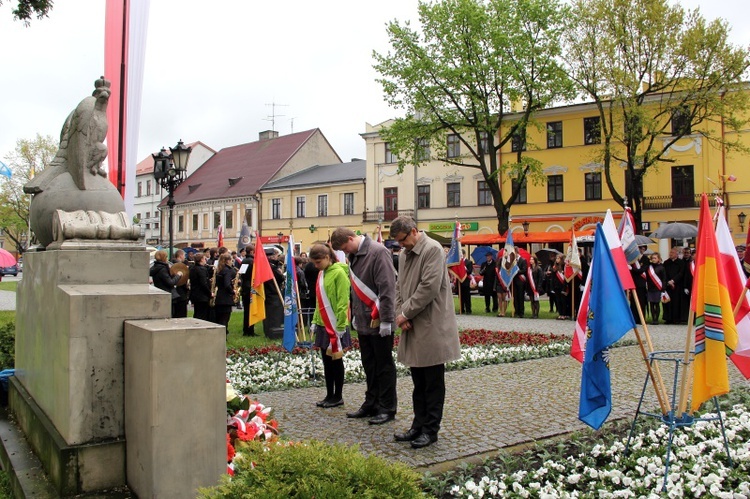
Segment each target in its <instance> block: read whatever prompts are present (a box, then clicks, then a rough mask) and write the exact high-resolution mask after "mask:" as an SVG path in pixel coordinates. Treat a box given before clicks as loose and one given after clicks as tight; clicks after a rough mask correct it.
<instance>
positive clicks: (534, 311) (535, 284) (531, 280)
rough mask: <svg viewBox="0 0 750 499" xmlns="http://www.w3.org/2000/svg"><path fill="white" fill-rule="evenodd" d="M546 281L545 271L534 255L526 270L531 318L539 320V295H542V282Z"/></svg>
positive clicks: (530, 258)
mask: <svg viewBox="0 0 750 499" xmlns="http://www.w3.org/2000/svg"><path fill="white" fill-rule="evenodd" d="M543 280H544V270H542V267H541V266H539V262H538V261H537V259H536V257H535V256H534V255H531V256H530V257H529V265H528V267H527V268H526V294H528V295H529V301H530V303H531V318H532V319H538V318H539V295H540V294H542V293H543V292H544V291H542V281H543Z"/></svg>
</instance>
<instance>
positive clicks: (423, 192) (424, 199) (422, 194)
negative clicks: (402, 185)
mask: <svg viewBox="0 0 750 499" xmlns="http://www.w3.org/2000/svg"><path fill="white" fill-rule="evenodd" d="M429 207H430V186H429V185H418V186H417V209H422V208H429Z"/></svg>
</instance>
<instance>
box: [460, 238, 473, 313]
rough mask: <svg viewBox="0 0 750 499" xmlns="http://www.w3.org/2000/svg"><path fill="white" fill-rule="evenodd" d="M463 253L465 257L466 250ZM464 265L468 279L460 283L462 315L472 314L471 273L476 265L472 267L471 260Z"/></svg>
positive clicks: (465, 261)
mask: <svg viewBox="0 0 750 499" xmlns="http://www.w3.org/2000/svg"><path fill="white" fill-rule="evenodd" d="M461 252H462V253H463V254H464V256H465V255H466V252H464V250H461ZM464 265H465V266H466V279H464V281H463V282H460V283H459V286H461V307H460V310H461V313H462V314H471V273H472V272H473V271H474V265H472V263H471V260H470V259H467V260H464Z"/></svg>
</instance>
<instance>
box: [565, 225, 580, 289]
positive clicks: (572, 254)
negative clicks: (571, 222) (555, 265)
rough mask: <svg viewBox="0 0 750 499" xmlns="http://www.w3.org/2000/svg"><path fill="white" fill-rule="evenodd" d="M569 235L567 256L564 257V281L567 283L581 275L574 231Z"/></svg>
mask: <svg viewBox="0 0 750 499" xmlns="http://www.w3.org/2000/svg"><path fill="white" fill-rule="evenodd" d="M571 234H572V235H571V237H570V244H569V245H568V254H567V255H565V280H566V281H568V282H570V281H572V280H573V278H574V277H575V276H576V275H577V274H580V273H581V255H579V254H578V243H577V242H576V233H575V231H571Z"/></svg>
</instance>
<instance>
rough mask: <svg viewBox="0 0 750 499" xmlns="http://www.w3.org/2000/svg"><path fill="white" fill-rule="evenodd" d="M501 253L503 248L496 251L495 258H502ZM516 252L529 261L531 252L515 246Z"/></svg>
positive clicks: (503, 251) (503, 250)
mask: <svg viewBox="0 0 750 499" xmlns="http://www.w3.org/2000/svg"><path fill="white" fill-rule="evenodd" d="M503 253H505V248H503V249H501V250H500V251H499V252H498V253H497V258H502V257H503ZM516 253H518V254H519V255H520V256H522V257H523V258H524V260H526V261H527V262H528V261H529V257H531V254H529V252H528V251H526V250H525V249H523V248H516Z"/></svg>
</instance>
